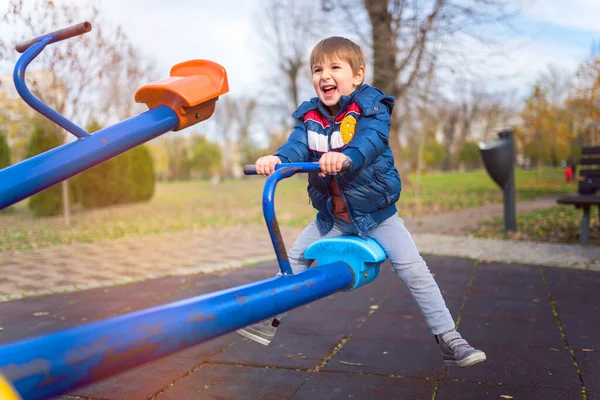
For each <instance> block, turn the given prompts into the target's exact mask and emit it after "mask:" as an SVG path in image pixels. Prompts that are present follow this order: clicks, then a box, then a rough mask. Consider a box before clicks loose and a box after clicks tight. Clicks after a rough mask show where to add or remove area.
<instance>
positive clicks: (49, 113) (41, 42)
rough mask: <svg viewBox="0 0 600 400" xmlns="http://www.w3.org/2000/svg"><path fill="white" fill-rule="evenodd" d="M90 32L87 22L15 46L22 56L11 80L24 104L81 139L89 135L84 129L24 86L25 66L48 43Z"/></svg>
mask: <svg viewBox="0 0 600 400" xmlns="http://www.w3.org/2000/svg"><path fill="white" fill-rule="evenodd" d="M91 30H92V25H91V24H90V23H89V22H84V23H82V24H79V25H74V26H71V27H68V28H65V29H61V30H59V31H56V32H52V33H48V34H46V35H42V36H40V37H39V38H36V39H32V40H29V41H27V42H25V43H21V44H19V45H17V51H19V52H22V53H23V55H22V56H21V57H19V60H18V61H17V64H16V65H15V71H14V74H13V79H14V81H15V87H16V89H17V92H18V93H19V95H20V96H21V97H22V98H23V100H25V102H26V103H27V104H28V105H29V106H30V107H31V108H33V109H34V110H36V111H37V112H39V113H40V114H42V115H43V116H45V117H46V118H48V119H49V120H50V121H52V122H54V123H55V124H57V125H58V126H60V127H62V128H63V129H65V130H66V131H67V132H70V133H72V134H73V135H75V136H77V138H79V139H81V138H84V137H87V136H89V133H87V132H86V131H85V129H83V128H80V127H79V126H77V125H76V124H74V123H73V122H71V121H70V120H68V119H67V118H65V117H64V116H63V115H61V114H59V113H58V112H56V111H55V110H53V109H52V108H50V107H49V106H48V105H47V104H45V103H44V102H42V101H41V100H40V99H38V98H37V97H35V96H34V95H33V94H32V93H31V92H30V91H29V89H28V88H27V85H26V84H25V70H26V69H27V66H28V65H29V64H30V63H31V62H32V61H33V59H34V58H36V57H37V56H38V55H39V54H40V53H41V52H42V50H44V48H45V47H46V46H47V45H49V44H50V43H55V42H58V41H61V40H64V39H68V38H70V37H73V36H77V35H81V34H82V33H86V32H89V31H91Z"/></svg>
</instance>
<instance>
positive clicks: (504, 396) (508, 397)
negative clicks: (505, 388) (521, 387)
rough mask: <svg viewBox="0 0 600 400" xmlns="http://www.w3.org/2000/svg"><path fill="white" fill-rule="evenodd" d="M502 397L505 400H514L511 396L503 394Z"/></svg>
mask: <svg viewBox="0 0 600 400" xmlns="http://www.w3.org/2000/svg"><path fill="white" fill-rule="evenodd" d="M500 397H502V398H503V399H512V398H513V397H512V396H509V395H507V394H501V395H500Z"/></svg>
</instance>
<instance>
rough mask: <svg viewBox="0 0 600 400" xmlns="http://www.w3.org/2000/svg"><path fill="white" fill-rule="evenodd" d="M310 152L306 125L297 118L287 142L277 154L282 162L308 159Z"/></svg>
mask: <svg viewBox="0 0 600 400" xmlns="http://www.w3.org/2000/svg"><path fill="white" fill-rule="evenodd" d="M309 154H310V153H309V150H308V137H307V134H306V125H305V124H304V122H303V121H302V120H300V119H297V120H296V125H295V126H294V130H293V131H292V133H290V136H289V137H288V140H287V142H285V143H284V144H283V146H281V147H280V148H279V150H277V151H276V152H275V155H276V156H277V157H279V159H280V160H281V162H282V163H292V162H305V161H308V159H309Z"/></svg>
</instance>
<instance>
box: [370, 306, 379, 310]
mask: <svg viewBox="0 0 600 400" xmlns="http://www.w3.org/2000/svg"><path fill="white" fill-rule="evenodd" d="M378 308H379V306H371V310H377V309H378Z"/></svg>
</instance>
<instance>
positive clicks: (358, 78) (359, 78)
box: [352, 66, 365, 87]
mask: <svg viewBox="0 0 600 400" xmlns="http://www.w3.org/2000/svg"><path fill="white" fill-rule="evenodd" d="M364 80H365V67H363V66H361V67H360V68H358V72H357V73H356V74H355V75H354V78H353V79H352V83H353V84H354V87H358V86H360V85H361V84H362V83H363V82H364Z"/></svg>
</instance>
